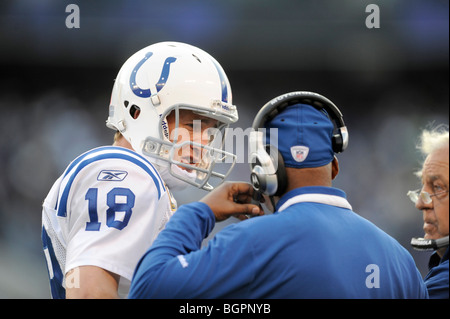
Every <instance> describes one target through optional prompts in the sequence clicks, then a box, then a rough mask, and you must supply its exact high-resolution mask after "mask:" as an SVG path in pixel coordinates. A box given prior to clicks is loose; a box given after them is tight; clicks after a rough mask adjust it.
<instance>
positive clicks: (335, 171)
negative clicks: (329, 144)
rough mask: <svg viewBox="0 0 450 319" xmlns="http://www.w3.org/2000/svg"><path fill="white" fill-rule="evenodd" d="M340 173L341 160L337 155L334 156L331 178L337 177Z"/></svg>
mask: <svg viewBox="0 0 450 319" xmlns="http://www.w3.org/2000/svg"><path fill="white" fill-rule="evenodd" d="M338 174H339V161H338V159H337V157H336V156H335V157H334V158H333V161H332V162H331V179H332V180H333V179H335V178H336V176H338Z"/></svg>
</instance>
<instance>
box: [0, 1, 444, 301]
mask: <svg viewBox="0 0 450 319" xmlns="http://www.w3.org/2000/svg"><path fill="white" fill-rule="evenodd" d="M70 3H75V4H77V5H78V6H79V8H80V11H81V15H80V22H81V25H80V28H79V29H68V28H66V25H65V19H66V17H67V15H68V13H66V12H65V9H66V6H67V5H68V4H70ZM370 3H374V4H377V5H378V6H379V8H380V13H381V20H380V21H381V25H380V28H379V29H368V28H367V27H366V25H365V20H366V17H367V15H368V13H366V12H365V8H366V6H367V5H368V4H370ZM448 14H449V3H448V1H447V0H407V1H406V0H390V1H387V0H386V1H376V0H372V1H370V0H369V1H364V0H363V1H361V0H342V1H331V0H326V1H325V0H323V1H322V0H321V1H312V0H309V1H308V0H296V1H286V0H277V1H274V0H246V1H241V0H227V1H200V0H195V1H182V0H165V1H143V0H132V1H124V0H116V1H85V0H83V1H81V0H78V1H75V0H73V1H60V0H58V1H56V0H40V1H31V0H14V1H10V0H6V1H5V0H3V1H1V3H0V43H1V50H0V63H1V75H0V79H1V80H0V81H1V82H0V90H1V91H0V111H1V115H0V118H1V126H0V220H1V223H0V298H48V297H49V289H48V282H47V270H46V267H45V260H44V257H43V254H42V250H41V242H40V228H41V202H42V200H43V198H44V197H45V196H46V194H47V192H48V190H49V189H50V187H51V185H52V183H53V182H54V180H55V179H56V178H57V177H58V176H59V175H60V174H61V173H62V171H63V169H64V168H65V167H66V165H67V164H68V162H69V161H71V160H72V159H73V158H74V157H75V156H77V155H78V154H80V153H81V152H84V151H86V150H88V149H90V148H92V147H95V146H99V145H106V144H111V143H112V135H113V132H112V131H110V130H109V129H107V128H106V127H105V126H104V122H105V120H106V116H107V112H108V103H109V98H110V92H111V88H112V84H113V80H114V78H115V76H116V74H117V71H118V69H119V68H120V66H121V65H122V63H123V62H124V61H125V59H126V58H128V57H129V56H130V55H131V54H132V53H134V52H135V51H137V50H138V49H140V48H142V47H144V46H147V45H149V44H151V43H154V42H159V41H166V40H173V41H182V42H187V43H190V44H193V45H196V46H198V47H200V48H203V49H204V50H206V51H207V52H209V53H211V54H212V55H213V56H214V57H216V58H217V60H218V61H220V63H221V64H222V66H223V67H224V68H225V70H226V72H227V74H228V76H229V79H230V82H231V84H232V89H233V94H234V103H235V104H236V105H237V106H238V107H239V112H240V121H239V122H238V124H237V125H235V126H240V127H243V128H247V127H249V126H250V125H251V122H252V118H253V116H254V115H255V114H256V112H257V111H258V109H259V108H260V107H261V106H262V105H263V104H265V103H266V102H267V101H268V100H269V99H271V98H273V97H275V96H278V95H280V94H282V93H285V92H288V91H294V90H311V91H316V92H318V93H321V94H323V95H325V96H327V97H328V98H330V99H331V100H332V101H334V102H335V103H336V104H337V105H338V107H339V108H340V109H341V110H342V112H343V114H344V118H345V120H346V124H347V126H348V129H349V133H350V144H349V148H348V149H347V151H346V152H345V153H343V154H341V155H340V156H339V160H340V164H341V174H340V175H339V176H338V178H337V180H336V182H335V186H336V187H341V188H343V189H344V190H345V191H346V192H347V195H348V198H349V201H350V203H351V204H352V205H353V208H354V210H355V211H356V212H357V213H359V214H360V215H362V216H364V217H365V218H367V219H369V220H370V221H372V222H374V223H375V224H376V225H378V226H379V227H380V228H382V229H383V230H385V231H386V232H387V233H389V234H390V235H392V236H393V237H394V238H396V239H397V240H398V241H399V242H400V243H401V244H402V245H403V246H404V247H406V248H407V249H408V250H409V251H410V252H411V253H412V255H413V257H414V258H415V260H416V263H417V265H418V267H419V269H420V271H421V272H422V274H423V275H425V274H426V272H427V266H426V264H427V260H428V256H429V253H423V252H416V251H414V250H412V249H411V248H410V246H409V241H410V238H411V237H413V236H418V235H422V234H423V232H422V217H421V213H420V212H418V211H416V210H415V208H414V206H413V205H412V203H411V202H410V201H409V199H408V198H407V197H406V196H405V195H406V192H407V191H408V190H409V189H415V188H418V187H419V183H418V180H417V179H416V178H415V177H414V176H413V172H414V171H415V170H417V169H418V168H419V167H420V160H421V159H420V157H419V154H418V152H417V151H416V149H415V144H416V141H417V137H418V135H419V134H420V131H421V130H422V129H423V128H425V127H427V126H428V125H429V124H430V123H435V124H439V123H445V124H448V107H449V94H448V92H449V91H448V90H449V89H448V87H449V77H448V75H449V73H448V66H449V65H448V63H449V33H448V32H449V31H448V27H449V20H448ZM248 174H249V168H248V165H247V164H238V165H237V166H236V168H235V170H234V171H233V173H232V176H231V179H234V180H243V179H244V180H245V179H246V178H247V176H248ZM202 195H203V192H202V191H199V190H198V191H196V192H195V194H194V193H193V192H192V191H191V192H189V193H187V192H182V193H179V194H178V201H179V204H182V203H184V202H186V201H189V200H191V199H192V198H194V197H200V196H202ZM357 240H358V239H357V238H355V241H357ZM355 258H357V256H355ZM336 267H339V262H338V261H336Z"/></svg>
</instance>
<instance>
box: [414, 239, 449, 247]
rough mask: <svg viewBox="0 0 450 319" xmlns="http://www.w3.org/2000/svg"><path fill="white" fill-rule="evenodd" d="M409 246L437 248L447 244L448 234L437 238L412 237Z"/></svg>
mask: <svg viewBox="0 0 450 319" xmlns="http://www.w3.org/2000/svg"><path fill="white" fill-rule="evenodd" d="M411 246H412V247H413V248H414V249H416V250H437V249H439V248H443V247H447V246H448V236H445V237H442V238H438V239H424V238H416V237H414V238H412V239H411Z"/></svg>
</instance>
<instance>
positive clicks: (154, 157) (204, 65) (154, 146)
mask: <svg viewBox="0 0 450 319" xmlns="http://www.w3.org/2000/svg"><path fill="white" fill-rule="evenodd" d="M182 109H187V110H190V111H192V112H194V113H196V114H198V115H201V116H206V117H210V118H213V119H215V120H218V123H219V125H218V126H219V127H218V130H217V131H216V134H215V135H214V136H213V138H212V139H211V142H210V143H209V144H208V145H201V144H199V143H195V142H194V141H190V142H183V143H178V144H177V140H176V139H175V140H173V141H171V140H170V139H169V136H171V133H176V131H175V132H169V127H168V125H167V121H166V118H167V116H168V115H169V114H170V113H171V112H175V115H176V120H175V122H176V128H175V130H177V129H178V123H179V113H180V112H179V111H180V110H182ZM137 111H139V112H137ZM237 120H238V113H237V109H236V106H234V105H233V104H232V94H231V87H230V83H229V81H228V78H227V76H226V74H225V72H224V70H223V69H222V67H221V66H220V64H219V63H218V62H217V61H216V60H215V59H214V58H213V57H212V56H210V55H209V54H208V53H206V52H205V51H203V50H201V49H199V48H196V47H194V46H191V45H188V44H184V43H178V42H161V43H156V44H153V45H150V46H148V47H146V48H144V49H142V50H140V51H138V52H136V53H135V54H133V55H132V56H131V57H130V58H129V59H128V60H127V61H126V62H125V63H124V65H123V66H122V68H121V69H120V71H119V73H118V75H117V78H116V80H115V83H114V87H113V91H112V95H111V103H110V107H109V117H108V119H107V121H106V125H107V127H109V128H111V129H114V130H116V131H119V132H120V133H122V135H123V136H124V137H125V139H126V140H127V141H128V142H129V143H130V144H131V146H132V147H133V149H134V150H135V151H136V152H138V153H139V154H141V155H144V156H146V157H147V158H148V159H149V160H150V161H151V162H152V163H153V164H154V165H156V166H157V167H158V168H159V170H160V173H161V174H162V175H163V178H164V180H165V181H166V183H167V184H169V185H168V186H169V187H173V186H177V185H170V181H172V184H176V183H173V181H174V180H176V181H179V180H182V181H184V182H187V183H189V184H192V185H194V186H197V187H199V188H202V189H205V190H211V189H213V187H212V186H211V185H210V183H208V180H209V179H210V178H211V177H215V178H218V179H219V183H220V182H221V181H223V180H224V179H225V178H226V177H227V176H228V174H229V173H230V171H231V169H232V168H233V166H234V164H235V162H236V156H235V155H234V154H231V153H229V152H225V151H223V150H222V148H223V141H224V138H225V136H224V131H225V130H224V129H225V127H227V126H228V125H229V124H231V123H234V122H236V121H237ZM177 135H178V134H172V136H177ZM218 140H219V141H218ZM186 143H188V144H189V143H190V144H191V146H192V147H198V148H201V149H202V152H204V153H207V154H208V157H206V156H203V157H202V160H201V163H200V164H186V163H182V162H180V161H179V160H177V159H176V156H175V154H176V152H177V151H178V150H179V149H180V147H184V146H186V145H185V144H186ZM224 161H225V162H226V163H231V165H230V167H229V169H228V170H227V172H225V173H219V172H216V171H214V170H213V169H214V166H215V164H216V163H218V162H224ZM180 167H184V168H185V169H186V170H182V169H180ZM188 171H189V172H190V173H188ZM168 173H170V176H169V174H168ZM194 173H195V174H194ZM173 177H176V178H175V179H174V178H173ZM178 184H179V183H178ZM182 184H184V183H182ZM184 185H186V184H184ZM178 186H179V185H178Z"/></svg>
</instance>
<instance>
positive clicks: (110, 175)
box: [97, 170, 128, 182]
mask: <svg viewBox="0 0 450 319" xmlns="http://www.w3.org/2000/svg"><path fill="white" fill-rule="evenodd" d="M127 175H128V172H125V171H116V170H103V171H101V172H100V173H99V174H98V176H97V180H98V181H115V182H120V181H123V180H124V179H125V177H127Z"/></svg>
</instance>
